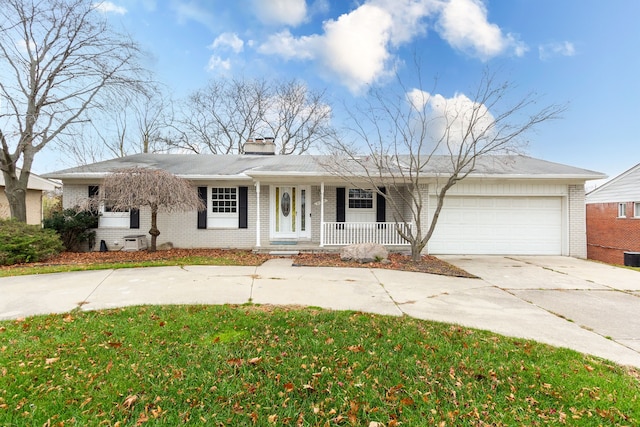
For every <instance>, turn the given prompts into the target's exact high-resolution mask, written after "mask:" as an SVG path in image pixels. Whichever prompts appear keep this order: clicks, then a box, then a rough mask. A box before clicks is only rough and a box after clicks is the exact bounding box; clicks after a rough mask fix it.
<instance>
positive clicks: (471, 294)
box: [0, 256, 640, 368]
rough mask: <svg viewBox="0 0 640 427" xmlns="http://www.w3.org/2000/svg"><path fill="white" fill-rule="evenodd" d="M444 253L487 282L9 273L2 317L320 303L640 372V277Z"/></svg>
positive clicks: (192, 269)
mask: <svg viewBox="0 0 640 427" xmlns="http://www.w3.org/2000/svg"><path fill="white" fill-rule="evenodd" d="M441 258H442V259H444V260H446V261H448V262H450V263H452V264H455V265H457V266H459V267H461V268H463V269H465V270H467V271H469V272H470V273H473V274H475V275H477V276H478V277H480V278H479V279H463V278H456V277H445V276H437V275H431V274H422V273H410V272H401V271H392V270H381V269H366V268H346V269H343V268H329V267H295V266H292V261H291V259H273V260H270V261H268V262H266V263H265V264H263V265H261V266H258V267H222V266H220V267H218V266H186V267H155V268H136V269H122V270H102V271H89V272H76V273H57V274H49V275H34V276H20V277H7V278H0V319H16V318H20V317H25V316H30V315H34V314H46V313H65V312H68V311H70V310H73V309H76V308H80V309H82V310H97V309H103V308H113V307H121V306H127V305H138V304H224V303H232V304H242V303H246V302H253V303H257V304H279V305H282V304H297V305H312V306H318V307H323V308H328V309H335V310H359V311H366V312H372V313H380V314H388V315H395V316H401V315H408V316H413V317H416V318H420V319H428V320H438V321H444V322H451V323H457V324H461V325H465V326H469V327H475V328H480V329H487V330H492V331H495V332H497V333H500V334H504V335H508V336H514V337H521V338H528V339H534V340H537V341H540V342H544V343H548V344H551V345H555V346H561V347H568V348H572V349H574V350H578V351H581V352H583V353H588V354H593V355H596V356H600V357H604V358H607V359H610V360H613V361H615V362H617V363H620V364H623V365H632V366H636V367H639V368H640V319H639V318H638V314H640V273H638V272H636V271H631V270H627V269H623V268H617V267H611V266H607V265H603V264H598V263H593V262H589V261H584V260H577V259H573V258H565V257H499V256H496V257H475V256H474V257H453V256H443V257H441Z"/></svg>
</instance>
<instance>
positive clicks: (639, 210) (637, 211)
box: [633, 202, 640, 218]
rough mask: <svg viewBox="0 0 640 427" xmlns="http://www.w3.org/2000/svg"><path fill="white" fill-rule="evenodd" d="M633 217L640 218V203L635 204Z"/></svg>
mask: <svg viewBox="0 0 640 427" xmlns="http://www.w3.org/2000/svg"><path fill="white" fill-rule="evenodd" d="M633 217H634V218H640V202H634V203H633Z"/></svg>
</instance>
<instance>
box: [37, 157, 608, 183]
mask: <svg viewBox="0 0 640 427" xmlns="http://www.w3.org/2000/svg"><path fill="white" fill-rule="evenodd" d="M409 159H410V157H409V156H400V157H399V160H400V161H401V162H402V163H405V164H408V162H409ZM335 161H336V159H335V158H332V157H330V156H321V155H290V156H279V155H275V156H265V155H214V154H136V155H132V156H127V157H122V158H116V159H112V160H107V161H103V162H98V163H93V164H89V165H85V166H78V167H74V168H70V169H64V170H60V171H56V172H51V173H48V174H45V175H43V176H44V177H46V178H51V179H60V180H75V179H78V180H79V179H102V178H104V176H106V175H107V174H108V173H110V172H112V171H114V170H117V169H122V168H130V167H144V168H155V169H164V170H166V171H168V172H171V173H173V174H175V175H178V176H181V177H183V178H186V179H190V180H193V181H204V180H231V179H233V180H253V179H255V180H269V179H282V178H286V177H288V178H296V179H304V180H318V179H320V178H322V179H323V180H327V181H332V180H337V179H339V176H338V175H336V174H335V173H332V172H331V171H330V170H329V168H327V167H326V166H325V165H328V164H331V163H332V162H335ZM449 161H450V160H449V157H448V156H436V157H433V158H432V159H431V161H430V162H428V164H427V165H426V166H425V167H424V168H423V170H422V171H421V173H422V175H423V176H424V177H425V178H429V177H435V176H439V175H446V174H447V171H448V170H450V167H449V165H450V163H449ZM354 167H355V168H356V169H357V167H358V164H357V163H355V162H354ZM470 177H478V178H492V177H493V178H512V179H574V180H583V181H584V180H591V179H601V178H604V177H605V176H604V175H603V174H601V173H599V172H594V171H590V170H586V169H581V168H576V167H573V166H568V165H563V164H559V163H553V162H548V161H545V160H541V159H536V158H532V157H527V156H520V155H517V156H486V157H483V158H481V159H479V161H478V162H477V164H476V170H475V171H474V172H473V173H472V174H471V175H470Z"/></svg>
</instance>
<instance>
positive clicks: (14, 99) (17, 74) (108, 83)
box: [0, 0, 145, 221]
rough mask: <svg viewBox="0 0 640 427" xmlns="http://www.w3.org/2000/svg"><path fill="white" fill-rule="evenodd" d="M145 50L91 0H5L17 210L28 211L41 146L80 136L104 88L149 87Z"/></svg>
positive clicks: (6, 87)
mask: <svg viewBox="0 0 640 427" xmlns="http://www.w3.org/2000/svg"><path fill="white" fill-rule="evenodd" d="M139 56H140V50H139V48H138V46H137V45H136V44H135V43H134V42H132V41H131V40H130V39H129V38H128V37H126V36H124V35H121V34H119V33H117V32H116V31H114V30H113V29H111V27H109V25H108V24H107V22H106V20H105V19H104V17H103V16H102V15H101V14H100V12H99V11H98V10H97V9H96V7H95V5H94V4H93V2H92V1H91V0H66V1H62V0H38V1H36V0H0V70H1V71H0V72H1V73H2V80H1V81H0V144H1V145H2V152H1V155H0V169H2V173H3V174H4V178H5V183H6V188H5V192H6V194H7V198H8V199H9V205H10V207H11V215H12V216H13V217H15V218H17V219H18V220H21V221H25V219H26V201H25V196H26V188H27V182H28V180H29V175H30V174H31V168H32V165H33V161H34V157H35V155H36V154H37V153H38V152H39V151H40V150H42V149H43V148H44V147H45V146H46V145H47V144H49V143H50V142H52V141H56V140H59V139H61V138H65V137H66V138H73V137H75V136H76V135H74V130H77V127H76V126H77V125H78V124H79V123H82V122H87V121H88V120H89V119H90V117H89V112H90V111H91V110H92V109H94V108H96V107H98V106H100V96H101V95H103V94H106V93H121V94H123V93H129V92H130V91H132V90H133V91H138V90H142V89H143V83H142V81H143V77H144V75H145V71H144V70H143V69H141V68H140V67H139V66H138V63H137V59H138V57H139ZM75 141H76V143H78V144H82V139H81V138H80V137H76V139H75ZM20 162H21V163H22V164H20ZM18 167H19V168H20V169H21V172H20V173H18V172H17V168H18Z"/></svg>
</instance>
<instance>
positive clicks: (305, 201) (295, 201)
mask: <svg viewBox="0 0 640 427" xmlns="http://www.w3.org/2000/svg"><path fill="white" fill-rule="evenodd" d="M309 196H310V190H309V187H308V186H273V187H271V237H272V239H294V240H297V239H299V238H307V237H309V236H310V235H311V233H310V227H309V226H310V218H311V211H310V207H311V206H310V203H309Z"/></svg>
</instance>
